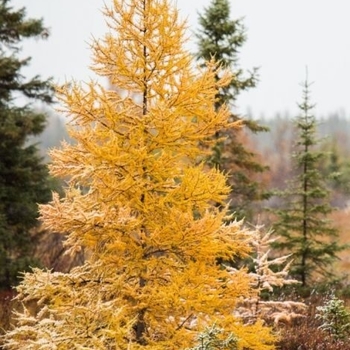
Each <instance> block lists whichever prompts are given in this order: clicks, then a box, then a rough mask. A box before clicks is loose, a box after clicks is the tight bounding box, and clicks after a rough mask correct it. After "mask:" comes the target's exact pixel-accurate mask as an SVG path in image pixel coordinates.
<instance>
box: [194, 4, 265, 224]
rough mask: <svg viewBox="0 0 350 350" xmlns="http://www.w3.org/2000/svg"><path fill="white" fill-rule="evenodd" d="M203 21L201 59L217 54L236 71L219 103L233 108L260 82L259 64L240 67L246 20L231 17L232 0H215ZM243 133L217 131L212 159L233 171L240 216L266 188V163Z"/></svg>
mask: <svg viewBox="0 0 350 350" xmlns="http://www.w3.org/2000/svg"><path fill="white" fill-rule="evenodd" d="M199 25H200V28H199V30H198V32H197V33H196V37H197V46H198V52H197V54H196V55H197V58H198V60H199V61H203V62H205V61H208V60H210V59H211V58H213V57H214V59H215V60H216V61H219V62H221V64H222V65H223V66H224V67H225V68H227V69H229V70H230V71H231V72H232V74H233V79H232V82H231V84H230V85H228V86H226V87H224V88H222V89H221V90H220V92H219V94H218V98H217V102H216V107H217V108H219V107H220V106H221V105H222V104H224V103H226V104H228V105H229V106H230V107H232V108H233V107H234V103H235V101H236V99H237V97H238V95H239V93H240V92H242V91H245V90H248V89H250V88H254V87H255V86H256V84H257V70H256V69H255V68H254V69H253V70H252V72H248V73H246V72H244V71H243V70H242V69H241V68H240V67H239V62H238V61H239V60H238V55H239V52H240V49H241V47H242V46H243V44H244V43H245V42H246V32H245V28H244V25H243V23H242V20H241V19H237V20H233V19H231V18H230V4H229V1H228V0H212V1H211V3H210V5H209V6H208V7H207V8H205V9H204V12H203V14H200V15H199ZM203 64H204V63H203ZM218 79H219V77H218ZM231 118H232V120H238V119H240V120H242V123H243V125H244V128H246V129H248V130H249V131H251V132H254V133H256V132H259V131H267V128H265V127H263V126H261V125H259V124H258V123H257V122H256V121H253V120H249V119H246V118H243V117H241V116H238V115H236V114H234V113H232V116H231ZM243 136H244V131H242V130H230V131H225V132H224V133H217V134H216V135H215V137H216V138H217V143H216V146H215V147H214V149H213V152H212V156H211V157H210V159H209V163H210V164H211V165H212V166H215V167H218V168H219V169H220V170H223V171H225V172H227V173H228V174H229V184H230V186H231V187H232V195H231V196H230V206H231V211H233V212H235V214H236V215H237V217H239V218H242V217H246V218H247V219H251V212H250V211H251V210H250V209H251V207H252V206H251V204H252V202H253V201H256V200H260V199H262V197H263V192H264V191H263V190H262V188H261V185H260V184H259V182H258V181H257V178H258V175H259V174H260V173H262V172H263V171H264V170H265V169H266V167H265V166H263V165H262V164H261V163H260V162H259V161H258V159H257V155H256V154H255V153H254V152H253V151H251V150H249V149H248V148H247V147H246V146H245V145H244V137H243Z"/></svg>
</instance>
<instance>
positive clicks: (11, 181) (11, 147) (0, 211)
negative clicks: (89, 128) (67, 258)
mask: <svg viewBox="0 0 350 350" xmlns="http://www.w3.org/2000/svg"><path fill="white" fill-rule="evenodd" d="M44 29H45V28H44V27H43V23H42V21H41V20H35V19H28V18H26V14H25V9H23V8H22V9H20V10H14V9H13V8H12V7H10V6H9V0H0V288H10V286H11V285H12V284H13V283H16V280H17V277H18V271H21V270H24V269H28V266H29V264H32V265H33V264H34V261H33V260H32V258H31V252H32V248H33V247H32V245H33V242H32V238H31V235H30V233H29V232H30V230H31V229H32V228H34V227H35V226H36V225H37V223H38V221H37V217H38V208H37V203H38V202H45V201H46V202H47V201H48V200H49V199H50V196H51V194H50V189H49V185H48V173H47V169H46V166H45V165H44V164H43V162H42V160H41V158H40V156H39V153H38V149H37V147H36V146H35V145H33V144H28V138H29V137H30V136H33V135H38V134H39V133H41V132H42V131H43V129H44V124H45V115H44V114H42V113H37V112H36V111H35V110H34V109H33V106H31V104H30V103H28V104H26V105H23V104H22V105H20V104H19V103H18V100H20V98H22V99H23V100H24V99H26V101H34V100H36V101H38V100H39V101H44V102H48V103H50V102H52V89H51V88H50V82H49V81H44V80H41V79H40V77H39V76H35V77H34V78H31V79H27V78H25V77H24V76H23V73H22V69H23V68H24V67H26V66H28V65H29V63H30V58H22V57H20V56H21V55H20V43H21V42H22V41H23V40H24V39H27V38H41V36H42V33H43V32H44Z"/></svg>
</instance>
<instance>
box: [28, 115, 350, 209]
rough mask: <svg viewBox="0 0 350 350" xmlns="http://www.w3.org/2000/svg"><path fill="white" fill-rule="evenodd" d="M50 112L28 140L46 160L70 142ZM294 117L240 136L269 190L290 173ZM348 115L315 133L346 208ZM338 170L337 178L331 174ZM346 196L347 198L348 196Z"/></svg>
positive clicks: (337, 199)
mask: <svg viewBox="0 0 350 350" xmlns="http://www.w3.org/2000/svg"><path fill="white" fill-rule="evenodd" d="M46 112H47V113H48V114H49V117H48V124H47V127H46V129H45V131H44V132H43V133H42V134H41V135H40V136H38V137H36V138H34V139H32V140H31V142H35V143H39V146H40V151H41V154H42V156H43V157H44V158H45V160H46V161H48V162H49V161H50V159H49V156H48V150H49V149H50V148H54V147H59V145H60V142H61V141H62V140H65V141H67V142H73V140H72V139H71V138H70V137H69V135H68V132H67V127H66V120H65V119H64V118H63V117H62V116H60V115H59V114H57V113H56V112H54V111H52V110H47V111H46ZM293 119H294V117H293V116H291V115H290V114H288V113H284V114H283V115H282V114H277V115H275V116H274V117H272V118H263V119H260V120H258V122H259V124H260V125H263V126H266V127H268V129H269V131H266V132H258V133H252V132H251V131H249V130H243V132H242V135H241V137H242V138H243V139H242V142H243V143H244V144H245V145H246V147H247V148H248V149H250V150H252V151H253V152H254V153H256V154H257V155H258V157H259V158H260V162H261V163H262V164H264V165H266V166H268V167H269V170H267V171H266V172H264V173H263V174H262V175H261V178H260V179H258V180H259V181H260V182H263V183H264V187H265V188H266V189H267V190H268V189H271V188H283V187H284V186H285V182H286V181H287V180H288V179H289V178H290V177H291V176H292V174H293V169H292V168H291V160H292V157H291V155H292V154H293V147H294V140H295V130H294V125H293V123H292V121H293ZM349 134H350V118H349V117H347V116H346V115H344V114H337V113H334V114H331V115H329V116H327V117H323V118H320V119H319V124H318V136H319V138H320V139H321V142H320V147H322V151H324V152H325V153H326V155H327V156H326V157H325V159H324V161H323V163H322V164H321V168H320V171H322V172H323V173H324V175H325V177H329V189H330V190H331V191H332V194H333V196H332V205H334V206H335V207H338V208H341V209H343V208H345V207H347V206H348V202H349V201H350V139H349V138H348V137H347V135H349ZM334 172H338V176H337V178H336V179H334V177H332V176H331V175H332V173H334ZM348 198H349V199H348Z"/></svg>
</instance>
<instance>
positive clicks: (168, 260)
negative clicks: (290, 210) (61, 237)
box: [5, 0, 274, 350]
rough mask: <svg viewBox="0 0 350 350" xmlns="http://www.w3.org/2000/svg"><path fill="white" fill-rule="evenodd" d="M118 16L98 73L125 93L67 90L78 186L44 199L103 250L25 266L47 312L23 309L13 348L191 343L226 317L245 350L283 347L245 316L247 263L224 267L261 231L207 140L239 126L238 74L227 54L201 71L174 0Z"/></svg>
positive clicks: (75, 235)
mask: <svg viewBox="0 0 350 350" xmlns="http://www.w3.org/2000/svg"><path fill="white" fill-rule="evenodd" d="M104 13H105V15H106V19H107V23H108V25H109V34H107V35H106V36H105V37H104V39H103V40H98V41H94V42H93V43H92V50H93V53H94V65H93V69H94V71H95V72H96V73H98V74H99V75H101V76H105V77H107V78H108V80H109V81H110V82H111V83H112V84H113V85H114V86H117V87H119V89H113V90H112V89H106V88H104V87H103V86H101V85H99V84H97V83H96V82H90V83H88V84H86V85H80V84H76V83H72V84H71V85H70V86H65V87H62V88H61V89H58V91H59V98H60V100H61V101H62V103H63V104H64V106H65V107H66V112H67V113H68V114H69V115H70V116H71V118H72V122H71V126H70V129H69V131H70V134H71V136H74V138H75V140H76V141H77V143H76V144H74V145H68V144H66V143H64V144H63V145H62V148H61V149H58V150H54V151H53V152H52V154H51V156H52V158H53V163H52V165H51V167H50V169H51V172H52V173H53V174H54V175H59V176H69V177H70V180H69V183H68V185H69V186H68V187H67V188H66V191H65V192H66V193H65V194H66V196H65V197H64V198H59V197H58V196H57V195H55V197H54V199H53V201H52V202H51V203H50V204H49V205H44V206H41V214H42V219H43V221H44V223H45V224H46V226H47V227H49V228H52V229H54V230H55V231H58V232H69V234H68V236H67V240H66V243H67V245H68V246H69V247H70V251H72V252H74V251H76V250H81V249H84V250H86V251H87V252H88V253H89V254H88V255H89V258H88V259H87V260H86V261H85V262H84V264H83V265H82V266H79V267H75V268H73V269H72V270H71V271H70V272H69V273H58V272H50V271H42V270H39V269H35V270H34V271H33V273H26V274H25V276H24V280H23V282H22V283H21V284H20V285H19V286H18V288H17V290H18V292H19V299H20V300H24V301H26V300H31V299H34V300H38V304H39V308H40V311H39V312H38V313H36V314H35V315H30V314H28V311H26V310H24V312H23V313H21V314H19V315H18V322H19V323H18V327H17V328H15V329H14V330H13V331H11V332H9V333H8V334H7V336H6V346H5V348H7V349H19V348H21V349H26V348H28V349H29V348H30V349H53V348H56V349H78V348H79V349H83V348H84V349H123V350H126V349H133V350H137V349H152V350H157V349H159V350H164V349H174V350H175V349H176V350H178V349H184V348H187V347H191V346H193V345H194V344H195V343H196V339H197V336H198V334H199V333H200V332H202V331H204V330H205V328H206V327H207V326H209V325H212V324H216V325H217V327H219V328H220V329H222V330H223V336H225V334H226V333H227V334H231V333H232V334H234V335H235V337H236V338H237V342H238V348H239V349H243V348H249V349H256V350H258V349H259V350H264V349H273V348H274V346H273V344H272V342H273V340H274V336H273V335H272V334H271V332H270V329H269V328H267V327H266V326H264V325H263V324H262V323H261V322H260V321H259V320H258V321H257V322H256V323H253V324H244V323H243V322H242V321H241V320H240V318H239V316H237V315H235V313H234V309H235V305H236V302H237V300H238V299H239V298H240V297H245V296H249V295H252V294H254V290H252V289H251V286H250V280H249V277H248V274H247V272H246V270H239V271H236V273H234V274H232V273H230V272H229V271H228V270H226V269H224V268H222V267H220V266H218V265H217V263H216V259H217V258H218V257H222V258H228V257H232V256H235V255H240V254H243V255H244V254H247V253H248V251H249V248H248V245H249V242H250V240H251V238H252V237H251V234H250V232H249V231H246V230H244V229H243V228H242V227H241V224H240V223H239V222H237V221H230V222H228V221H227V220H224V219H225V218H227V210H226V209H225V208H218V207H216V206H215V205H214V203H215V202H223V201H224V200H225V198H226V195H227V193H228V191H229V189H228V187H227V186H226V181H225V177H224V175H223V174H222V173H220V172H219V171H218V170H217V169H207V167H205V166H204V165H203V160H204V158H205V156H206V152H204V150H203V149H202V148H200V147H198V146H199V142H201V143H203V142H210V140H211V139H212V138H211V136H212V135H213V134H214V133H215V132H217V131H219V130H221V128H228V127H237V123H230V122H229V121H228V119H229V111H228V109H227V107H226V106H224V105H223V106H221V108H219V109H215V108H214V101H215V96H216V94H217V88H219V87H221V86H225V85H226V84H227V83H228V82H229V81H230V75H229V74H228V73H222V75H221V78H220V79H219V80H217V79H216V76H217V74H219V73H220V74H221V71H220V69H219V68H218V67H216V66H215V64H214V63H213V62H209V63H208V66H207V67H206V68H203V69H202V70H201V71H199V72H198V70H194V69H193V67H192V66H193V59H192V56H191V55H190V54H189V53H188V52H186V51H185V50H184V49H183V41H184V39H183V38H184V23H182V22H180V21H179V19H178V12H177V10H176V9H174V8H173V6H172V5H171V4H170V3H169V2H168V1H167V0H129V1H124V0H117V1H113V5H112V6H111V7H106V8H105V10H104ZM201 160H202V161H201ZM83 188H85V189H88V190H87V191H86V190H85V191H83V190H82V189H83Z"/></svg>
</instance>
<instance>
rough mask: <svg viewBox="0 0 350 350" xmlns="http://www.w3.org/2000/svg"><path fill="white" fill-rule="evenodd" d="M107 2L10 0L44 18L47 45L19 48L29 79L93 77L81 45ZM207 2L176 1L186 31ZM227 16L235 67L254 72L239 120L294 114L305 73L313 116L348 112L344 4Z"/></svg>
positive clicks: (319, 2)
mask: <svg viewBox="0 0 350 350" xmlns="http://www.w3.org/2000/svg"><path fill="white" fill-rule="evenodd" d="M109 1H110V0H12V1H11V5H12V6H14V7H16V8H17V7H23V6H24V7H26V9H27V13H28V15H29V16H31V17H34V18H38V17H43V18H44V23H45V25H46V26H47V27H49V28H50V30H51V36H50V37H49V39H48V40H47V41H32V42H30V43H29V44H26V45H25V46H24V54H26V55H28V56H32V64H31V67H30V69H29V71H30V73H31V74H40V75H41V76H42V77H44V78H46V77H48V76H53V77H54V78H55V81H58V82H62V83H63V82H64V81H65V80H70V79H73V78H74V79H75V80H85V81H86V80H88V79H89V77H90V76H93V75H92V73H91V72H90V71H89V69H88V66H89V64H90V63H91V61H90V50H89V47H88V42H89V40H90V38H91V36H92V35H93V36H94V37H96V38H99V37H101V36H102V35H103V34H104V33H105V25H104V19H103V16H102V14H101V12H100V9H101V8H102V6H103V3H104V2H105V3H106V4H108V3H109ZM209 3H210V0H177V4H178V8H179V9H180V12H181V14H182V15H183V16H184V17H188V21H189V26H190V28H191V29H194V28H195V27H196V26H197V19H198V17H197V12H198V11H199V12H201V13H202V12H203V7H204V6H208V5H209ZM231 12H232V18H239V17H244V24H245V26H246V28H247V34H248V41H247V42H246V44H245V46H244V47H243V49H242V53H241V55H240V63H241V66H242V68H247V69H249V68H252V67H260V83H259V85H258V87H257V88H256V89H253V90H250V91H249V92H247V93H244V94H242V96H241V98H240V99H239V100H238V102H237V106H238V109H239V111H240V112H241V113H242V114H244V113H247V111H248V110H250V111H251V112H252V114H253V116H254V117H260V116H261V115H264V116H265V117H269V116H273V115H274V114H275V113H277V112H281V113H283V112H285V111H286V110H288V111H290V112H291V113H292V114H293V115H295V114H296V113H297V111H298V110H297V108H296V102H298V101H300V96H301V87H300V85H299V83H300V82H301V81H303V79H304V78H305V67H306V66H308V71H309V78H310V80H311V81H314V82H315V83H314V85H313V86H312V99H313V102H315V103H316V111H315V112H316V114H317V115H318V116H324V115H327V114H329V113H334V112H338V111H343V112H345V113H347V114H348V113H350V86H349V83H350V20H349V13H350V1H349V0H334V1H330V0H293V1H291V0H290V1H287V0H284V1H282V0H264V1H261V0H231ZM193 50H195V46H194V45H193ZM26 73H27V72H26Z"/></svg>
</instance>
